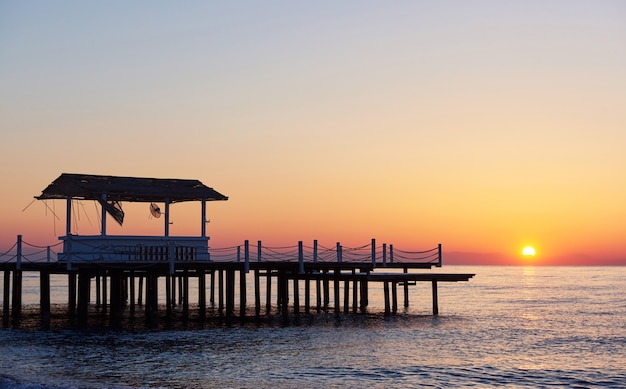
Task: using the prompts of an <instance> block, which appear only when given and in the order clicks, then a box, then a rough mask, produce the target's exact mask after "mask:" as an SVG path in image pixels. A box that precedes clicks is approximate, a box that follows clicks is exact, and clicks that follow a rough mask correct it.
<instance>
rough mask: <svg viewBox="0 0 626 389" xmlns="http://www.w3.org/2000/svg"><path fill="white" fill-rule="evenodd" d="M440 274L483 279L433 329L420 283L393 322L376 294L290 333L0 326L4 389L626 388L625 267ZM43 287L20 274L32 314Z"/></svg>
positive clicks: (56, 287) (445, 288) (452, 293)
mask: <svg viewBox="0 0 626 389" xmlns="http://www.w3.org/2000/svg"><path fill="white" fill-rule="evenodd" d="M436 271H442V272H451V273H476V276H475V277H474V278H473V279H471V280H470V281H469V282H460V283H444V282H442V283H440V284H439V310H440V311H439V312H440V314H439V316H437V317H433V316H431V315H430V313H431V310H432V305H431V291H430V284H429V283H421V284H420V283H418V284H417V285H416V286H411V288H410V307H409V308H408V309H404V308H400V312H398V314H397V315H395V316H390V317H389V316H388V317H385V316H384V315H383V314H382V313H383V311H384V302H383V300H382V287H381V288H379V289H380V290H371V291H370V305H369V307H368V313H367V314H365V315H363V314H357V315H353V314H348V315H344V314H342V315H341V316H340V317H339V318H336V317H335V316H334V315H333V314H323V313H322V314H314V315H312V316H310V317H309V316H304V317H303V318H302V320H300V322H299V323H297V324H296V323H292V324H291V325H288V326H284V325H281V324H280V321H275V322H269V323H265V322H264V323H245V324H243V325H224V324H220V323H212V324H210V325H202V326H200V325H197V323H196V324H191V325H189V326H187V327H184V328H179V327H176V326H175V327H172V328H160V329H157V330H150V329H145V328H141V326H136V325H131V326H129V327H130V328H123V329H109V328H105V327H102V326H96V327H93V328H92V327H90V328H86V329H85V328H83V329H80V328H75V327H71V326H68V327H67V328H65V327H64V326H63V325H56V326H53V329H51V330H41V329H39V328H37V327H36V326H28V325H25V326H24V328H19V329H16V328H1V329H0V388H157V387H158V388H161V387H162V388H296V387H297V388H333V387H342V388H407V387H413V388H416V387H420V388H421V387H437V388H444V387H446V388H447V387H468V386H472V387H480V388H496V387H497V388H501V387H511V388H538V387H579V388H589V387H615V388H618V387H626V267H497V266H471V267H465V266H444V267H443V268H442V269H436ZM52 281H53V282H52V284H53V285H52V290H53V293H55V291H56V294H55V295H54V296H53V301H52V302H53V304H55V303H64V302H65V301H66V299H67V297H66V294H64V293H66V288H65V285H64V284H63V283H64V282H65V280H64V279H63V278H60V279H53V280H52ZM1 282H2V280H0V283H1ZM38 282H39V281H38V278H37V277H36V276H35V274H33V275H32V276H28V275H27V274H26V273H25V278H24V290H25V291H24V303H25V305H27V306H28V305H34V304H36V303H37V302H38V301H37V299H38V292H37V291H38ZM1 291H2V289H0V292H1ZM399 294H400V295H401V293H399ZM249 300H250V298H249ZM301 302H302V298H301ZM400 306H402V300H400ZM3 309H4V307H3Z"/></svg>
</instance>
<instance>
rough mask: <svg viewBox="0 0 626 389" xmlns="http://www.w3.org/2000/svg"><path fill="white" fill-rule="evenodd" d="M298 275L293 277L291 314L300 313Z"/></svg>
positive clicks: (296, 314)
mask: <svg viewBox="0 0 626 389" xmlns="http://www.w3.org/2000/svg"><path fill="white" fill-rule="evenodd" d="M298 284H299V282H298V276H294V277H293V314H294V315H295V316H298V315H300V286H299V285H298Z"/></svg>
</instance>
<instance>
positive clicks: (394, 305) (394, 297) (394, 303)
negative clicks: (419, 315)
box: [391, 281, 398, 314]
mask: <svg viewBox="0 0 626 389" xmlns="http://www.w3.org/2000/svg"><path fill="white" fill-rule="evenodd" d="M391 312H393V313H394V314H395V313H397V312H398V283H397V282H396V281H391Z"/></svg>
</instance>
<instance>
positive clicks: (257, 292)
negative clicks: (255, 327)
mask: <svg viewBox="0 0 626 389" xmlns="http://www.w3.org/2000/svg"><path fill="white" fill-rule="evenodd" d="M254 316H256V317H257V318H259V316H261V278H260V274H259V269H254Z"/></svg>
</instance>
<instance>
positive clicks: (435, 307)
mask: <svg viewBox="0 0 626 389" xmlns="http://www.w3.org/2000/svg"><path fill="white" fill-rule="evenodd" d="M432 282H433V315H435V316H437V315H439V301H438V300H439V298H438V296H437V280H433V281H432Z"/></svg>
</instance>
